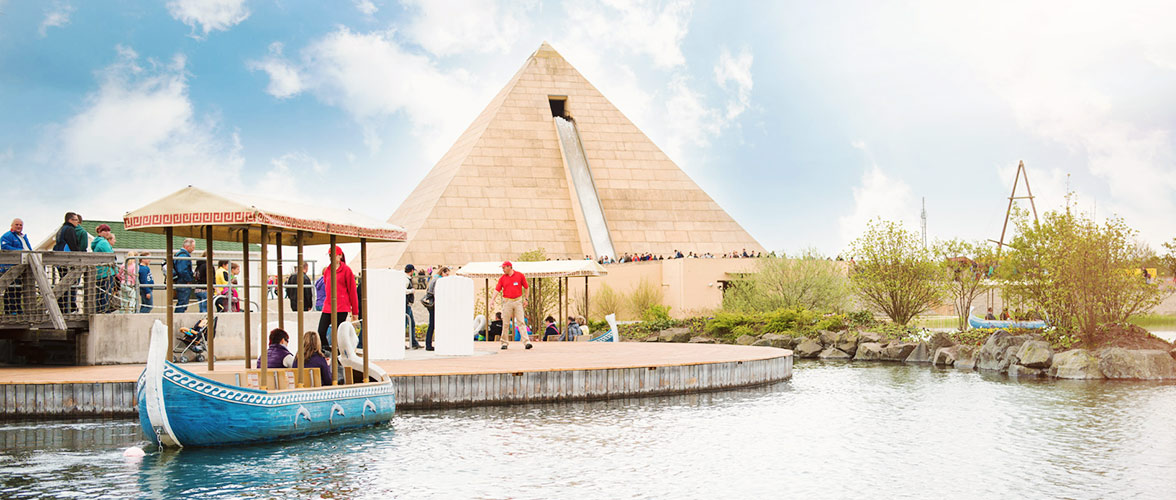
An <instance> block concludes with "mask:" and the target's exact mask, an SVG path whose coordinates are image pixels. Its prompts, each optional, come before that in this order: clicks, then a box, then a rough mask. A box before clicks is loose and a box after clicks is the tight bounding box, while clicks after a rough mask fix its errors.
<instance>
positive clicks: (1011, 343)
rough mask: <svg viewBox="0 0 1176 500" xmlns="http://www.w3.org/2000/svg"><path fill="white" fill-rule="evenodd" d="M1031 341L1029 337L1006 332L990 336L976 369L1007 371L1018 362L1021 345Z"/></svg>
mask: <svg viewBox="0 0 1176 500" xmlns="http://www.w3.org/2000/svg"><path fill="white" fill-rule="evenodd" d="M1030 340H1032V337H1030V336H1029V335H1016V336H1014V335H1012V334H1010V333H1009V332H1006V331H1004V330H997V331H996V333H994V334H992V335H989V336H988V340H987V341H986V342H984V347H981V348H980V356H979V360H978V361H977V363H976V367H977V368H979V369H981V370H991V371H998V372H1004V371H1007V370H1008V369H1009V365H1012V364H1014V363H1015V362H1016V361H1015V358H1016V355H1017V350H1018V349H1020V348H1021V344H1024V343H1025V342H1028V341H1030Z"/></svg>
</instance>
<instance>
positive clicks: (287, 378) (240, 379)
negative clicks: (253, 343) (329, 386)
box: [201, 368, 322, 390]
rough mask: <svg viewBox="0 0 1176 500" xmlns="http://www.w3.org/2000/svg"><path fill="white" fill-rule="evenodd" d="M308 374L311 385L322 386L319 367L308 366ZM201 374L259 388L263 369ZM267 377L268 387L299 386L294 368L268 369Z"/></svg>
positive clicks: (232, 383) (237, 384) (221, 380)
mask: <svg viewBox="0 0 1176 500" xmlns="http://www.w3.org/2000/svg"><path fill="white" fill-rule="evenodd" d="M306 374H307V375H306V376H307V377H308V378H309V379H310V386H309V387H321V386H322V377H321V376H320V375H319V369H318V368H307V369H306ZM201 376H203V377H205V378H208V379H212V380H215V381H217V382H220V383H222V384H228V385H235V386H237V387H250V388H253V389H258V388H260V386H261V385H260V380H261V370H236V371H214V372H208V373H204V374H201ZM266 378H267V379H268V382H269V383H267V384H266V388H267V389H277V390H284V389H294V388H296V387H297V384H296V381H297V380H298V370H297V369H294V368H270V369H268V370H266Z"/></svg>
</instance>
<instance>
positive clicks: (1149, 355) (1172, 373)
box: [1098, 347, 1176, 380]
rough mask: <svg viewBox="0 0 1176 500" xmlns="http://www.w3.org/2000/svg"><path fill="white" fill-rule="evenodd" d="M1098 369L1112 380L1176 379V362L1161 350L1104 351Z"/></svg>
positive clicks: (1117, 348) (1118, 349)
mask: <svg viewBox="0 0 1176 500" xmlns="http://www.w3.org/2000/svg"><path fill="white" fill-rule="evenodd" d="M1098 369H1099V370H1102V372H1103V375H1106V377H1107V378H1112V379H1135V380H1164V379H1173V378H1176V360H1174V359H1172V356H1170V355H1169V354H1168V353H1167V352H1164V351H1161V350H1138V351H1135V350H1127V349H1123V348H1121V347H1112V348H1110V349H1104V350H1102V351H1100V352H1099V355H1098Z"/></svg>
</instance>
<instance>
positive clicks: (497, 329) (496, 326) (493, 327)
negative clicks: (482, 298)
mask: <svg viewBox="0 0 1176 500" xmlns="http://www.w3.org/2000/svg"><path fill="white" fill-rule="evenodd" d="M501 336H502V312H501V311H499V312H496V313H494V321H491V322H490V334H489V337H488V338H487V339H486V341H487V342H491V341H495V340H498V337H501Z"/></svg>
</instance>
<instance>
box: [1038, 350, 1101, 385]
mask: <svg viewBox="0 0 1176 500" xmlns="http://www.w3.org/2000/svg"><path fill="white" fill-rule="evenodd" d="M1049 376H1051V377H1057V378H1064V379H1076V380H1087V379H1103V378H1106V376H1105V375H1103V372H1102V370H1100V369H1099V368H1098V357H1096V356H1095V355H1093V354H1091V353H1090V351H1087V350H1086V349H1074V350H1070V351H1066V352H1060V353H1057V354H1055V355H1054V357H1053V364H1051V365H1050V366H1049Z"/></svg>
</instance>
